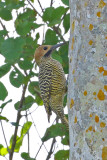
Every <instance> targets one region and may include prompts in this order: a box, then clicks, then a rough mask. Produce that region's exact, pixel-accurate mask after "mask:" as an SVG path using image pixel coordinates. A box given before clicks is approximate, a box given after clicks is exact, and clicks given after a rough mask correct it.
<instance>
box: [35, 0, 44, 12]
mask: <svg viewBox="0 0 107 160" xmlns="http://www.w3.org/2000/svg"><path fill="white" fill-rule="evenodd" d="M37 1H38V3H39V6H40V8H41V10H42V12H43V11H44V9H43V8H42V5H41V3H40V1H39V0H37Z"/></svg>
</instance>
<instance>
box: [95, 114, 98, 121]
mask: <svg viewBox="0 0 107 160" xmlns="http://www.w3.org/2000/svg"><path fill="white" fill-rule="evenodd" d="M95 122H96V123H98V122H99V117H98V116H97V115H95Z"/></svg>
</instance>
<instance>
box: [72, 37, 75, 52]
mask: <svg viewBox="0 0 107 160" xmlns="http://www.w3.org/2000/svg"><path fill="white" fill-rule="evenodd" d="M74 42H75V40H74V37H73V38H72V45H71V49H72V50H73V49H74Z"/></svg>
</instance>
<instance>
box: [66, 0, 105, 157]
mask: <svg viewBox="0 0 107 160" xmlns="http://www.w3.org/2000/svg"><path fill="white" fill-rule="evenodd" d="M106 3H107V1H106V0H105V1H104V0H82V1H81V0H80V1H78V0H70V22H71V27H70V29H71V32H70V43H69V80H68V112H69V113H68V115H69V127H70V158H69V160H107V143H106V138H107V132H106V131H107V130H106V124H107V123H106V115H107V92H106V91H107V83H106V80H107V79H106V76H107V66H106V64H107V61H106V59H107V4H106Z"/></svg>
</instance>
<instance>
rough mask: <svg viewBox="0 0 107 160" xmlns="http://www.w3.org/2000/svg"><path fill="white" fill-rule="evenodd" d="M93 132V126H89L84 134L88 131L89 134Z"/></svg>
mask: <svg viewBox="0 0 107 160" xmlns="http://www.w3.org/2000/svg"><path fill="white" fill-rule="evenodd" d="M94 130H95V129H94V128H93V126H90V127H89V128H88V129H87V130H86V132H88V131H90V132H91V131H93V132H94Z"/></svg>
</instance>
